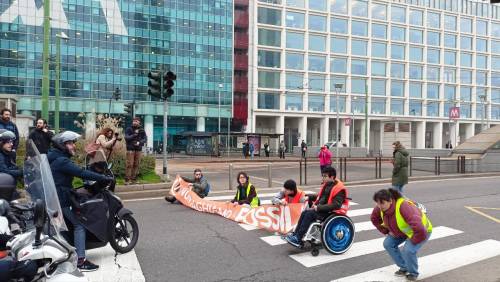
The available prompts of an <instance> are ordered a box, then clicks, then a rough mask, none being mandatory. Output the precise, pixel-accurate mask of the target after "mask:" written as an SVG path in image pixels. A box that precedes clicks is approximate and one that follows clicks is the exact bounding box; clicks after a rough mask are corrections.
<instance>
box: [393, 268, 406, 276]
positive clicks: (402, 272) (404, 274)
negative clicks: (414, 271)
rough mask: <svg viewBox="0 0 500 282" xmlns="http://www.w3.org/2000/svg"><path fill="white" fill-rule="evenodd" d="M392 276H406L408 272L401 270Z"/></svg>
mask: <svg viewBox="0 0 500 282" xmlns="http://www.w3.org/2000/svg"><path fill="white" fill-rule="evenodd" d="M394 275H396V276H406V275H408V271H406V270H403V269H399V270H398V271H396V272H394Z"/></svg>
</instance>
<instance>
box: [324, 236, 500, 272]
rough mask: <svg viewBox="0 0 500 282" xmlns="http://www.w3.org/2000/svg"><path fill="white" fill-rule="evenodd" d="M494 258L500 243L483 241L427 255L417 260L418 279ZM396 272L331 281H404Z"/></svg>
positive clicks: (389, 268) (389, 269)
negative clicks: (396, 275) (395, 274)
mask: <svg viewBox="0 0 500 282" xmlns="http://www.w3.org/2000/svg"><path fill="white" fill-rule="evenodd" d="M433 235H434V234H433ZM431 238H432V237H431ZM496 256H500V241H495V240H485V241H481V242H478V243H474V244H470V245H467V246H462V247H458V248H455V249H451V250H447V251H443V252H439V253H436V254H432V255H428V256H425V257H421V258H419V259H418V264H419V272H420V273H421V275H419V277H418V278H419V279H426V278H429V277H432V276H435V275H438V274H441V273H444V272H447V271H450V270H454V269H457V268H460V267H463V266H466V265H469V264H472V263H476V262H479V261H482V260H486V259H489V258H492V257H496ZM396 270H397V267H396V266H395V265H391V266H387V267H382V268H378V269H374V270H370V271H367V272H363V273H359V274H356V275H352V276H349V277H345V278H341V279H338V280H333V281H336V282H351V281H352V282H357V281H405V279H404V278H397V277H395V276H394V272H395V271H396Z"/></svg>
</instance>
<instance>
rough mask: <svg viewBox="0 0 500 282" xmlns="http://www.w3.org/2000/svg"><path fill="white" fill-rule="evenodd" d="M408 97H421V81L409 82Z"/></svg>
mask: <svg viewBox="0 0 500 282" xmlns="http://www.w3.org/2000/svg"><path fill="white" fill-rule="evenodd" d="M410 97H412V98H422V83H418V82H410Z"/></svg>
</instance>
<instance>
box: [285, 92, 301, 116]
mask: <svg viewBox="0 0 500 282" xmlns="http://www.w3.org/2000/svg"><path fill="white" fill-rule="evenodd" d="M285 107H286V110H287V111H299V112H300V111H302V95H301V94H290V93H287V94H286V96H285Z"/></svg>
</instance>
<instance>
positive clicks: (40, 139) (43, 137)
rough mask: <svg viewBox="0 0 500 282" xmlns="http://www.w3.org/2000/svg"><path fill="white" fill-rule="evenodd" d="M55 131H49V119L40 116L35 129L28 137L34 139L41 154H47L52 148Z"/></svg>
mask: <svg viewBox="0 0 500 282" xmlns="http://www.w3.org/2000/svg"><path fill="white" fill-rule="evenodd" d="M53 136H54V133H52V131H49V127H48V126H47V121H46V120H45V119H43V118H39V119H38V120H37V121H36V127H35V129H33V130H32V131H31V133H30V135H29V136H28V139H31V140H33V143H35V146H36V148H37V149H38V152H40V154H47V152H48V151H49V149H50V144H51V143H52V137H53Z"/></svg>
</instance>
